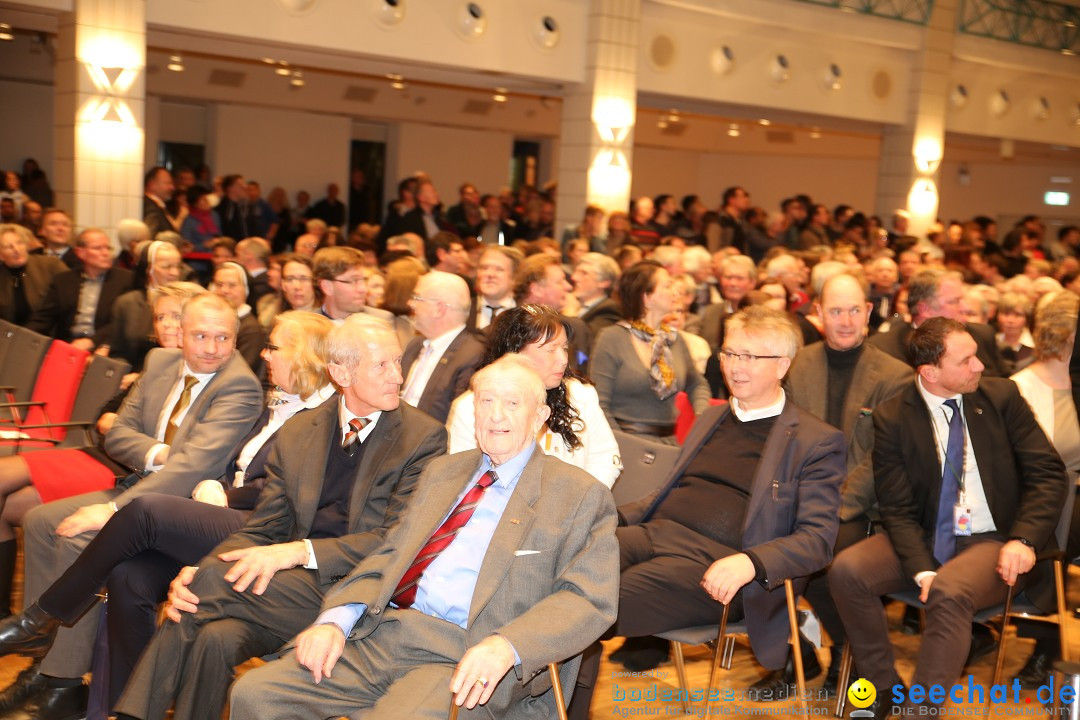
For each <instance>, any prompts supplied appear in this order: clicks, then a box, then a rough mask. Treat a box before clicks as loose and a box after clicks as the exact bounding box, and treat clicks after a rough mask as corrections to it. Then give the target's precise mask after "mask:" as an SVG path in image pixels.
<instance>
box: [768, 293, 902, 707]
mask: <svg viewBox="0 0 1080 720" xmlns="http://www.w3.org/2000/svg"><path fill="white" fill-rule="evenodd" d="M816 311H817V314H818V318H819V319H820V320H821V325H822V327H823V328H824V332H823V334H824V342H820V343H814V344H812V345H807V346H806V347H804V348H802V349H801V350H799V353H798V354H797V355H796V356H795V360H794V361H792V363H791V369H790V370H789V371H788V374H787V377H786V378H784V390H785V392H786V393H787V396H788V399H789V400H790V401H791V402H793V403H795V404H796V405H798V406H799V407H801V408H803V409H805V410H809V411H810V412H812V413H813V414H814V415H817V416H818V417H819V418H821V419H822V420H825V421H826V422H828V423H829V424H830V425H832V426H833V427H836V428H839V429H840V430H842V431H843V433H844V438H845V439H846V441H847V476H846V477H845V478H844V485H843V488H842V489H841V491H840V527H839V530H838V532H837V535H836V544H835V545H834V547H833V553H834V554H836V553H839V552H840V551H841V550H843V549H844V548H846V547H848V546H850V545H854V544H855V543H857V542H858V541H859V540H862V539H863V538H865V537H866V536H867V534H868V533H869V531H870V523H871V521H872V520H877V519H878V513H877V501H876V498H875V496H874V468H873V464H872V458H871V453H872V451H873V448H874V423H873V419H872V417H871V413H872V412H873V410H874V408H875V407H877V406H878V404H880V403H882V402H884V401H885V400H888V399H889V398H891V397H892V396H893V395H895V394H896V393H898V392H899V391H900V389H901V388H902V387H903V386H904V385H905V384H906V383H907V382H909V381H910V380H911V377H912V371H911V368H910V367H909V366H908V365H907V364H906V363H903V362H900V361H899V360H897V359H896V358H894V357H891V356H889V355H887V354H886V353H884V352H882V351H881V350H878V349H877V348H876V347H873V346H872V345H868V344H867V343H865V342H863V340H864V339H865V337H866V332H867V325H868V323H869V319H870V313H871V312H872V305H871V304H870V303H869V301H868V300H867V296H866V288H865V286H864V285H863V283H862V282H861V281H860V280H859V279H858V278H856V277H855V276H854V275H851V274H848V273H842V274H840V275H836V276H834V277H832V278H830V279H829V280H827V281H826V282H825V284H824V285H823V286H822V289H821V294H820V296H819V298H818V301H817V303H816ZM803 597H804V598H806V600H808V601H809V602H810V604H811V605H813V607H814V611H815V612H816V613H817V615H818V617H819V618H820V619H821V623H822V625H823V626H824V627H825V629H826V630H827V631H828V633H829V637H830V638H832V641H833V647H832V662H831V663H830V665H829V674H828V677H827V678H826V680H825V685H824V686H823V689H825V690H827V691H828V692H834V691H835V690H836V681H837V676H838V673H839V669H840V662H839V660H840V655H841V651H842V649H843V646H844V642H845V638H846V636H845V635H844V626H843V623H841V622H840V616H839V615H838V614H837V612H836V606H835V605H834V604H833V602H832V597H831V596H830V595H829V585H828V582H827V579H826V575H825V573H824V572H821V573H817V574H815V575H814V576H812V577H811V579H810V581H809V583H808V584H807V586H806V591H805V592H804V593H803ZM802 647H803V649H804V658H803V668H804V670H805V673H806V678H807V679H808V680H809V679H812V678H813V677H816V676H817V675H818V674H819V673H820V666H819V664H818V659H817V654H816V653H814V651H813V646H812V645H810V643H808V642H807V643H805V644H803V645H802ZM794 683H795V674H794V668H793V667H792V663H791V659H790V653H789V660H788V664H787V665H786V666H785V667H784V670H782V671H779V670H778V671H775V672H773V673H770V674H769V675H768V676H766V677H765V678H764V679H763V680H761V681H760V682H758V683H757V684H756V685H754V687H753V688H752V689H754V690H757V691H758V697H761V698H763V699H765V698H768V697H772V698H775V699H779V698H781V697H783V696H784V694H783V692H781V691H783V690H786V689H789V688H790V687H791V686H792V685H793V684H794Z"/></svg>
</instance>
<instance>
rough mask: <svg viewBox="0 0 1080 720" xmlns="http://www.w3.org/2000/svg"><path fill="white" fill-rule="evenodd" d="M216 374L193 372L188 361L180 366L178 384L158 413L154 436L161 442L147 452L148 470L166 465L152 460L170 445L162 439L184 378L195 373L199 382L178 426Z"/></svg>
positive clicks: (182, 412)
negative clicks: (153, 462)
mask: <svg viewBox="0 0 1080 720" xmlns="http://www.w3.org/2000/svg"><path fill="white" fill-rule="evenodd" d="M216 374H217V373H197V372H192V371H191V369H190V368H189V367H188V365H187V363H186V362H185V363H184V364H183V366H182V367H181V368H180V377H179V379H177V381H176V384H175V385H173V389H172V392H170V393H169V395H168V397H166V398H165V406H164V407H162V408H161V413H160V414H158V424H157V432H156V433H155V434H154V437H155V438H157V439H158V441H159V442H158V443H157V444H156V445H154V446H153V447H151V448H150V450H149V451H147V453H146V462H145V468H146V472H157V471H158V470H160V469H161V468H163V467H165V466H164V465H153V464H152V461H153V459H154V458H155V457H156V456H157V454H158V452H160V451H161V448H163V447H168V445H166V444H165V443H164V442H161V441H163V440H164V439H165V428H166V427H167V426H168V424H169V415H171V414H172V410H173V406H175V405H176V401H177V400H179V399H180V395H181V393H183V392H184V378H185V377H186V376H188V375H193V376H194V377H195V379H196V380H198V381H199V382H197V383H195V385H193V386H192V388H191V397H190V398H189V399H188V404H187V407H185V408H184V409H183V410H181V411H180V413H179V414H178V415H177V416H176V426H177V427H180V425H182V424H183V422H184V418H186V417H187V414H188V410H190V409H191V408H192V407H194V406H195V401H196V400H197V399H198V398H199V395H201V394H202V391H203V390H204V389H205V388H206V385H207V383H209V382H210V380H211V379H213V377H214V375H216Z"/></svg>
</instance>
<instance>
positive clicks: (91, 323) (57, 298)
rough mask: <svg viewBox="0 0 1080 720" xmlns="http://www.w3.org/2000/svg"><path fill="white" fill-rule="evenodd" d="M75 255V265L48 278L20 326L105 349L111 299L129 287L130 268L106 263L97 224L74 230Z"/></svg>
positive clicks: (104, 238) (107, 251) (104, 240)
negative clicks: (41, 295) (37, 301)
mask: <svg viewBox="0 0 1080 720" xmlns="http://www.w3.org/2000/svg"><path fill="white" fill-rule="evenodd" d="M75 254H76V255H77V256H78V258H79V260H80V261H81V263H82V264H81V266H80V268H79V269H77V270H68V271H67V272H63V273H60V274H59V275H56V276H55V277H53V279H52V283H51V284H50V285H49V290H48V292H46V294H45V299H44V300H43V301H42V302H41V304H40V305H39V306H38V308H37V309H36V310H35V311H34V312H33V314H31V315H30V320H29V322H27V325H26V326H27V327H28V328H30V329H31V330H33V331H35V332H39V333H41V334H42V335H50V336H52V337H55V338H57V339H58V340H64V341H66V342H70V343H71V344H72V345H74V346H75V347H79V348H82V349H83V350H93V349H95V348H99V347H100V346H102V345H105V346H106V347H107V346H108V343H109V338H110V337H111V336H112V325H111V323H112V307H113V302H115V301H116V298H118V297H120V295H122V294H124V293H125V292H127V291H128V290H130V289H131V283H132V280H133V278H134V276H133V275H132V274H131V271H130V270H124V269H123V268H115V267H113V266H112V262H113V257H112V244H111V243H110V242H109V236H108V235H106V234H105V233H104V232H102V231H101V230H98V229H97V228H87V229H86V230H83V231H82V232H81V233H79V236H78V237H77V238H76V239H75Z"/></svg>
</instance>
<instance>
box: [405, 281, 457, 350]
mask: <svg viewBox="0 0 1080 720" xmlns="http://www.w3.org/2000/svg"><path fill="white" fill-rule="evenodd" d="M410 304H411V306H412V311H413V321H414V322H415V324H416V329H417V330H418V331H419V332H420V334H421V335H423V336H424V337H426V338H429V339H430V338H435V337H438V336H439V335H442V334H444V333H446V332H449V331H450V330H452V329H454V328H456V327H458V326H460V325H463V324H464V323H465V318H466V316H467V315H468V312H469V286H468V285H466V284H465V281H464V280H463V279H462V278H461V277H459V276H457V275H454V274H453V273H447V272H440V271H438V270H433V271H432V272H429V273H427V274H426V275H422V276H421V277H420V280H419V281H418V282H417V283H416V291H415V293H414V294H413V299H412V300H411V301H410Z"/></svg>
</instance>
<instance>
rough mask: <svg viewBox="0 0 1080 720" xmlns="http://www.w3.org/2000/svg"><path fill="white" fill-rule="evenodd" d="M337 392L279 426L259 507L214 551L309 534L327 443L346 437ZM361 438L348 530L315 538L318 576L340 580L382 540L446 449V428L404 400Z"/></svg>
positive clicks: (324, 463)
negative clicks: (361, 451) (423, 474)
mask: <svg viewBox="0 0 1080 720" xmlns="http://www.w3.org/2000/svg"><path fill="white" fill-rule="evenodd" d="M340 399H341V396H340V395H338V394H335V395H333V396H332V397H331V398H330V399H329V400H327V401H326V402H324V403H323V404H322V405H320V406H319V407H317V408H315V409H313V410H309V411H307V412H303V413H299V414H298V415H295V416H293V417H292V418H290V419H289V420H288V421H287V422H286V423H285V424H284V425H283V426H282V427H281V430H279V431H278V434H277V437H276V439H275V441H274V447H273V449H272V450H271V451H270V457H269V458H268V459H267V461H266V484H265V485H264V486H263V491H262V492H261V493H260V494H259V500H258V502H257V504H256V505H255V510H253V511H252V513H251V515H250V516H248V519H247V523H246V524H245V525H244V527H243V528H242V529H240V530H239V531H238V532H236V533H234V534H232V535H230V536H229V537H228V538H226V539H225V540H224V541H223V542H222V543H221V544H220V545H218V547H217V548H215V549H214V551H213V552H212V553H210V555H211V556H216V555H218V554H220V553H223V552H226V551H228V550H234V549H236V548H242V547H249V546H252V545H272V544H275V543H283V542H293V541H295V540H303V539H305V538H307V536H308V534H309V533H310V532H311V526H312V523H314V521H315V511H316V510H318V507H319V496H320V495H321V494H322V486H323V481H324V479H325V476H326V462H327V458H328V457H329V451H330V443H336V442H341V426H340V425H339V424H338V404H339V402H340ZM364 445H365V449H364V456H363V458H362V459H361V461H360V468H359V470H358V472H357V474H356V481H355V483H354V484H353V488H352V494H351V495H350V497H349V528H348V534H346V535H343V536H341V537H337V538H321V539H316V540H312V541H311V546H312V550H313V551H314V552H315V559H316V561H317V562H318V565H319V569H318V571H317V572H318V575H319V582H320V583H324V584H326V583H332V582H337V581H338V580H340V579H341V578H343V577H344V576H345V575H346V574H347V573H348V572H349V571H350V570H352V569H353V567H355V566H356V563H358V562H360V560H361V559H362V558H364V557H365V556H366V555H368V554H369V553H370V552H371V551H372V550H374V549H375V548H376V547H378V546H379V544H380V543H381V542H382V540H383V537H384V536H385V534H386V529H387V528H388V527H389V526H390V525H392V524H394V523H395V522H397V520H398V519H399V518H400V516H401V513H402V512H403V511H404V510H405V507H406V504H407V502H408V500H409V497H410V495H412V492H413V489H414V487H415V486H416V479H417V477H419V476H420V472H421V470H423V469H424V467H425V466H426V465H427V464H428V462H430V461H431V460H432V459H433V458H435V457H437V456H439V455H443V454H445V453H446V428H444V427H443V426H442V425H441V424H440V423H438V422H436V421H435V420H432V419H431V418H430V417H428V416H427V415H425V414H424V413H422V412H420V411H419V410H416V409H415V408H412V407H409V406H408V405H406V404H405V403H401V405H400V406H398V408H397V409H396V410H391V411H387V412H384V413H383V414H382V416H381V417H380V418H379V422H378V423H376V425H375V428H374V429H373V430H372V431H371V434H370V435H368V437H367V439H366V440H364Z"/></svg>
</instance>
